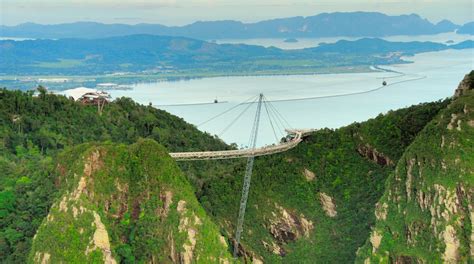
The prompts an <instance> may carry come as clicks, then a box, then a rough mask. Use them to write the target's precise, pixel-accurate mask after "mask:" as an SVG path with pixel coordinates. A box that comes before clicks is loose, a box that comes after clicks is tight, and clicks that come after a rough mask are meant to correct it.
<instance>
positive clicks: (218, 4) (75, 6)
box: [0, 0, 474, 25]
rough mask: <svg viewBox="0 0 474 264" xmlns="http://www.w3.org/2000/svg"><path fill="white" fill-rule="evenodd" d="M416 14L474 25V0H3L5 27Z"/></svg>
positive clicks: (1, 14) (1, 10)
mask: <svg viewBox="0 0 474 264" xmlns="http://www.w3.org/2000/svg"><path fill="white" fill-rule="evenodd" d="M337 11H340V12H348V11H378V12H382V13H386V14H390V15H399V14H411V13H416V14H419V15H420V16H422V17H424V18H427V19H429V20H430V21H432V22H438V21H440V20H442V19H449V20H451V21H453V22H455V23H458V24H464V23H466V22H469V21H474V7H473V1H472V0H0V24H2V25H17V24H21V23H25V22H35V23H41V24H58V23H68V22H77V21H96V22H103V23H124V24H138V23H159V24H165V25H184V24H189V23H192V22H195V21H204V20H207V21H209V20H224V19H232V20H239V21H243V22H256V21H260V20H265V19H271V18H280V17H292V16H311V15H315V14H319V13H323V12H337Z"/></svg>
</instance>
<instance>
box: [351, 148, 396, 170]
mask: <svg viewBox="0 0 474 264" xmlns="http://www.w3.org/2000/svg"><path fill="white" fill-rule="evenodd" d="M357 152H358V153H359V155H361V156H362V157H365V158H367V159H369V160H371V161H373V162H375V163H377V164H379V165H382V166H387V165H390V166H391V165H394V162H393V161H392V160H391V159H390V158H389V157H387V156H386V155H384V154H383V153H381V152H379V151H377V150H376V149H375V148H374V147H372V146H370V145H369V144H365V145H359V146H358V147H357Z"/></svg>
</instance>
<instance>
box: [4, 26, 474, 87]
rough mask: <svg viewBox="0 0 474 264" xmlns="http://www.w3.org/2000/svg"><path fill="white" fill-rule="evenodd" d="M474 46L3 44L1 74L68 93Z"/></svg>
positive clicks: (132, 40)
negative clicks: (286, 47)
mask: <svg viewBox="0 0 474 264" xmlns="http://www.w3.org/2000/svg"><path fill="white" fill-rule="evenodd" d="M473 47H474V42H473V41H465V42H461V43H458V44H453V45H447V44H442V43H434V42H390V41H385V40H382V39H377V38H363V39H359V40H355V41H347V40H340V41H338V42H336V43H332V44H324V45H320V46H318V47H315V48H307V49H297V50H282V49H278V48H274V47H270V48H265V47H262V46H253V45H241V44H216V43H210V42H206V41H202V40H196V39H190V38H183V37H170V36H152V35H132V36H125V37H113V38H103V39H59V40H26V41H13V40H1V41H0V53H1V54H2V63H1V64H0V75H3V76H2V80H1V81H0V85H5V86H7V85H8V86H9V87H22V86H25V84H28V83H31V84H37V83H38V80H39V79H38V78H41V80H43V81H44V82H47V81H48V78H46V77H47V76H51V78H57V77H54V76H65V77H64V78H60V79H58V80H56V79H54V80H55V81H54V82H51V83H50V84H48V86H49V87H53V88H55V89H68V88H71V87H77V86H86V87H95V85H96V84H97V83H116V84H129V83H134V82H138V81H156V80H179V79H188V78H203V77H216V76H235V75H240V76H242V75H278V74H285V75H288V74H315V73H341V72H368V71H371V69H370V67H371V66H373V65H388V64H395V63H407V62H406V61H404V60H402V57H403V56H409V55H414V54H417V53H421V52H429V51H440V50H446V49H468V48H473ZM32 76H33V77H32ZM34 76H38V77H34ZM68 76H69V77H68ZM75 76H79V77H75ZM75 82H77V83H75Z"/></svg>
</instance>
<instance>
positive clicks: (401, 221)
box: [357, 72, 474, 263]
mask: <svg viewBox="0 0 474 264" xmlns="http://www.w3.org/2000/svg"><path fill="white" fill-rule="evenodd" d="M473 88H474V72H471V73H470V74H468V75H466V77H465V78H464V80H463V81H462V82H461V84H460V85H459V87H458V89H457V90H456V93H455V96H454V98H453V101H452V103H451V104H450V105H449V106H448V107H447V108H446V109H444V110H442V111H441V112H440V113H439V114H438V116H437V117H436V118H435V119H434V120H433V121H431V122H430V123H429V124H428V125H427V126H426V127H425V128H424V129H423V131H422V132H421V133H420V134H419V135H418V136H417V138H416V139H415V140H414V142H413V143H412V144H411V145H410V146H409V147H408V148H407V150H406V151H405V153H404V154H403V156H402V158H401V159H400V161H399V162H398V164H397V166H396V169H395V172H394V173H392V174H391V175H390V177H389V178H388V180H387V183H386V190H385V192H384V194H383V196H382V198H381V199H380V200H379V201H378V203H377V206H376V210H375V216H376V218H377V222H376V224H375V225H374V227H373V228H372V231H371V235H370V238H369V239H368V241H367V242H366V244H365V245H364V246H363V247H362V248H361V249H360V250H359V251H358V258H357V261H358V262H360V263H379V262H382V263H441V262H443V263H470V262H472V261H473V259H474V244H473V240H474V233H473V230H474V222H473V221H474V208H473V207H474V90H473Z"/></svg>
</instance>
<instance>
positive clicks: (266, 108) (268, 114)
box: [263, 98, 278, 143]
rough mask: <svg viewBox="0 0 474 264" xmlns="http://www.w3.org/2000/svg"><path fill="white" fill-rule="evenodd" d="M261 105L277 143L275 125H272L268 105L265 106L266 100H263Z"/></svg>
mask: <svg viewBox="0 0 474 264" xmlns="http://www.w3.org/2000/svg"><path fill="white" fill-rule="evenodd" d="M264 99H265V98H264ZM263 106H265V111H266V112H267V116H268V120H269V121H270V125H271V127H272V130H273V135H274V136H275V140H276V142H277V143H278V137H277V135H276V132H275V127H274V126H273V122H272V118H271V116H270V113H269V112H268V107H267V102H266V100H264V101H263Z"/></svg>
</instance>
